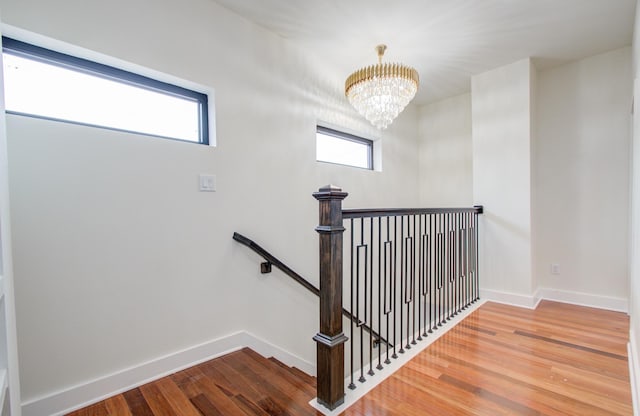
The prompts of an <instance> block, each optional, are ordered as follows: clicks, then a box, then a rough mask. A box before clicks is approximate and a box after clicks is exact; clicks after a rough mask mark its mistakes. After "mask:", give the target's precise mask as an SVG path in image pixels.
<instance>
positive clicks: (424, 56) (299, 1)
mask: <svg viewBox="0 0 640 416" xmlns="http://www.w3.org/2000/svg"><path fill="white" fill-rule="evenodd" d="M215 1H217V2H218V3H219V4H221V5H223V6H224V7H226V8H228V9H230V10H232V11H234V12H236V13H238V14H240V15H242V16H244V17H246V18H247V19H249V20H251V21H254V22H255V23H257V24H259V25H261V26H263V27H265V28H267V29H269V30H270V31H272V32H275V33H277V34H279V35H280V36H282V37H284V38H286V39H289V40H291V41H292V42H294V43H296V44H297V45H298V46H300V47H302V48H303V49H305V50H307V51H308V52H309V53H312V54H314V55H316V56H317V57H318V58H319V59H320V60H321V61H322V62H323V63H324V64H323V65H325V64H326V65H325V66H323V70H324V71H326V73H327V76H328V77H330V79H331V80H333V79H335V82H336V83H337V84H339V85H342V84H343V82H344V80H345V78H346V77H347V76H348V75H349V74H350V73H351V72H353V71H354V70H355V69H358V68H360V67H362V66H366V65H371V64H373V63H375V62H376V61H377V58H376V53H375V50H374V47H375V46H376V45H377V44H380V43H385V44H386V45H388V49H387V53H386V54H385V58H384V59H383V61H385V62H401V63H404V64H407V65H411V66H413V67H415V68H416V69H417V70H418V73H419V74H420V80H421V85H420V90H419V91H418V94H417V96H416V99H415V103H416V104H426V103H429V102H433V101H437V100H439V99H442V98H446V97H450V96H453V95H457V94H460V93H463V92H465V91H468V90H469V89H470V78H471V76H472V75H475V74H479V73H482V72H484V71H487V70H490V69H493V68H497V67H499V66H502V65H506V64H509V63H512V62H515V61H517V60H520V59H523V58H526V57H529V56H531V57H533V58H534V63H535V64H536V66H537V67H538V68H539V69H544V68H549V67H551V66H554V65H559V64H562V63H565V62H569V61H573V60H576V59H580V58H583V57H587V56H591V55H595V54H598V53H601V52H605V51H608V50H612V49H616V48H619V47H622V46H625V45H630V44H631V38H632V34H633V21H634V14H635V5H636V0H396V1H389V0H387V1H382V0H316V1H312V0H215Z"/></svg>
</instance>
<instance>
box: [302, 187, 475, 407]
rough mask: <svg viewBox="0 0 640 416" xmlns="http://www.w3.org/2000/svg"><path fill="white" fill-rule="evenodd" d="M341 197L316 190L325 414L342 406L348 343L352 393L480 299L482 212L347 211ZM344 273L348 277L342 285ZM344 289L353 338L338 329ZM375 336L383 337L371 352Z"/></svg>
mask: <svg viewBox="0 0 640 416" xmlns="http://www.w3.org/2000/svg"><path fill="white" fill-rule="evenodd" d="M347 195H348V194H347V193H346V192H343V191H342V189H340V188H338V187H335V186H331V185H329V186H326V187H323V188H320V190H319V191H318V192H316V193H314V194H313V196H314V197H315V198H316V199H317V200H318V201H319V213H320V215H319V225H318V227H317V228H316V231H318V233H319V246H320V250H319V252H320V331H319V332H318V334H317V335H316V336H315V337H314V340H315V341H316V343H317V377H318V381H317V396H318V397H317V400H318V403H319V404H322V405H323V406H325V407H327V408H329V409H331V410H333V409H335V408H336V407H338V406H339V405H341V404H342V403H343V402H344V397H345V394H344V392H345V389H344V387H345V379H344V375H345V366H344V363H345V356H344V346H345V345H344V344H345V342H346V341H347V340H348V339H349V338H351V342H350V343H349V345H350V351H349V353H350V354H349V356H348V358H349V363H350V368H349V373H348V374H350V375H349V385H348V387H349V388H350V389H355V388H356V387H357V385H356V383H355V378H356V376H359V377H358V382H359V383H364V382H365V381H366V377H365V371H366V374H368V375H373V374H374V364H375V363H376V362H377V365H376V366H375V368H376V369H377V370H381V369H382V368H384V366H383V363H384V364H385V365H387V364H390V363H391V359H396V358H398V357H399V356H398V354H404V353H405V352H406V350H409V349H411V348H412V347H413V346H415V345H416V344H417V343H418V342H419V341H421V340H423V339H424V338H426V337H428V336H429V334H430V333H432V332H433V331H435V330H438V329H439V328H440V327H441V326H442V325H443V324H444V323H446V322H447V321H449V320H450V319H451V318H453V317H454V316H455V315H457V314H458V313H459V312H460V311H462V310H463V309H466V308H467V307H468V306H469V305H470V304H472V303H474V302H475V301H477V300H478V299H479V282H478V215H479V214H481V213H482V207H481V206H475V207H473V208H426V209H357V210H354V209H352V210H343V209H342V201H343V200H344V199H345V198H346V197H347ZM345 231H348V234H347V235H348V236H349V237H348V242H349V245H348V247H347V250H343V234H344V232H345ZM343 260H346V262H345V263H344V265H343ZM343 270H347V271H348V276H347V280H346V282H347V283H346V284H345V286H346V287H344V288H343ZM343 289H344V291H343ZM343 293H346V298H347V301H348V304H349V305H350V310H351V312H352V319H351V320H350V328H349V329H350V331H349V335H350V337H349V338H348V337H347V336H346V335H345V334H344V333H343V327H342V308H343V307H342V305H343ZM365 328H371V329H372V330H371V331H370V332H368V333H366V332H365ZM374 333H377V334H380V335H384V338H381V343H380V348H378V350H377V353H374V351H373V347H372V342H371V337H372V335H371V334H374ZM383 339H384V341H382V340H383ZM356 340H357V341H358V342H355V341H356ZM387 340H389V341H391V342H389V341H387ZM367 342H368V344H369V346H368V348H365V345H367ZM356 344H358V345H357V346H358V348H357V349H356ZM383 350H384V352H383ZM383 356H384V360H383ZM367 367H368V371H367Z"/></svg>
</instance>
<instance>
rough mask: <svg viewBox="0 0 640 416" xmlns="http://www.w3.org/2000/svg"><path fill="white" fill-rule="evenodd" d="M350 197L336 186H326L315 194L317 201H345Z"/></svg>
mask: <svg viewBox="0 0 640 416" xmlns="http://www.w3.org/2000/svg"><path fill="white" fill-rule="evenodd" d="M347 195H349V194H348V193H346V192H343V191H342V188H340V187H339V186H336V185H331V184H329V185H325V186H323V187H321V188H320V189H318V192H314V193H313V197H314V198H315V199H317V200H322V199H345V198H346V197H347Z"/></svg>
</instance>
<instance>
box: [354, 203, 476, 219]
mask: <svg viewBox="0 0 640 416" xmlns="http://www.w3.org/2000/svg"><path fill="white" fill-rule="evenodd" d="M482 211H483V207H482V205H476V206H474V207H473V208H380V209H377V208H373V209H343V210H342V218H343V219H347V218H363V217H390V216H398V215H422V214H450V213H460V212H472V213H476V214H482Z"/></svg>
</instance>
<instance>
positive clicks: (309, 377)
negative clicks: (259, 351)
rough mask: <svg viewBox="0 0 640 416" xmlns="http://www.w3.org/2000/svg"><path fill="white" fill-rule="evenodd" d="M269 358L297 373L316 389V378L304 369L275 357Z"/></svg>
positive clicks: (296, 374) (294, 373) (297, 375)
mask: <svg viewBox="0 0 640 416" xmlns="http://www.w3.org/2000/svg"><path fill="white" fill-rule="evenodd" d="M268 360H269V361H271V362H273V363H274V364H276V365H278V366H280V367H281V368H283V369H285V370H287V371H288V372H290V373H291V374H293V375H295V376H296V377H298V378H300V379H301V380H303V381H304V382H305V383H307V384H309V385H310V386H312V387H313V388H314V389H315V388H316V378H315V377H314V376H312V375H309V374H307V373H305V372H304V371H302V370H300V369H299V368H298V367H290V366H288V365H286V364H285V363H283V362H282V361H280V360H278V359H277V358H275V357H269V358H268Z"/></svg>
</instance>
